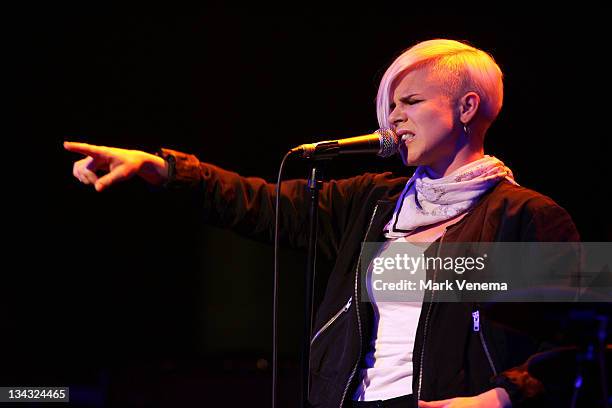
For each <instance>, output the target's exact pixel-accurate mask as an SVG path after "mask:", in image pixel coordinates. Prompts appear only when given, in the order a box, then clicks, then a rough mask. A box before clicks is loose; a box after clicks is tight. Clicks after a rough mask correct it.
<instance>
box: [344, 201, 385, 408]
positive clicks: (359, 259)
mask: <svg viewBox="0 0 612 408" xmlns="http://www.w3.org/2000/svg"><path fill="white" fill-rule="evenodd" d="M377 210H378V204H376V207H374V212H372V217H371V218H370V223H369V224H368V229H367V230H366V233H365V236H364V237H363V242H365V240H366V238H367V237H368V234H369V233H370V228H372V223H373V222H374V217H375V216H376V211H377ZM363 242H362V244H361V249H360V250H359V258H358V259H357V268H356V269H355V294H354V295H353V297H354V298H355V311H356V312H357V328H358V329H359V354H358V357H357V361H356V362H355V366H354V367H353V370H352V371H351V375H350V376H349V379H348V381H347V382H346V386H345V387H344V392H343V393H342V398H341V399H340V408H342V404H344V399H345V398H346V393H347V392H348V389H349V387H350V386H351V381H353V377H354V376H355V372H357V367H359V360H360V359H361V353H362V352H363V339H362V337H363V333H362V329H361V315H360V314H359V294H358V290H357V287H358V285H357V284H358V282H359V266H360V265H361V255H362V254H363Z"/></svg>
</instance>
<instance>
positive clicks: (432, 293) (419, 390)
mask: <svg viewBox="0 0 612 408" xmlns="http://www.w3.org/2000/svg"><path fill="white" fill-rule="evenodd" d="M444 235H446V228H444V232H443V233H442V236H441V237H440V243H439V244H438V249H437V251H436V257H438V258H439V257H440V251H441V249H442V241H443V240H444ZM437 273H438V268H437V267H436V268H434V274H433V283H435V282H436V275H437ZM434 293H435V291H434V290H432V291H431V300H430V301H429V306H428V307H427V314H426V315H425V324H424V326H423V345H422V346H421V363H420V364H419V383H418V387H417V393H416V400H417V401H418V400H419V398H420V395H421V385H422V383H423V363H424V360H423V358H424V357H425V344H426V340H427V326H428V324H429V315H430V314H431V307H432V306H433V299H434Z"/></svg>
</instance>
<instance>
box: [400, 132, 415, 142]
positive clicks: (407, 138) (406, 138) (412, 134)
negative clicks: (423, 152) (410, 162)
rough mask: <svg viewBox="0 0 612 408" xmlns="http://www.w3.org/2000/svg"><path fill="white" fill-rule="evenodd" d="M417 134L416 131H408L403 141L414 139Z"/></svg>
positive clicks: (403, 136)
mask: <svg viewBox="0 0 612 408" xmlns="http://www.w3.org/2000/svg"><path fill="white" fill-rule="evenodd" d="M415 137H416V135H415V134H414V133H406V134H403V135H402V138H401V139H402V142H410V141H412V140H413V139H414V138H415Z"/></svg>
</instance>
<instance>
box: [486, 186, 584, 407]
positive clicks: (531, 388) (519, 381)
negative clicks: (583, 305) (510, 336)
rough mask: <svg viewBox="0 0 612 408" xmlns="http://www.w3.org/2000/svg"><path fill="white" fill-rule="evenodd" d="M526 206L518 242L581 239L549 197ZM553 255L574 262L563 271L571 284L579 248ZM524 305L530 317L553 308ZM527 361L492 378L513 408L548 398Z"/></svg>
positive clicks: (561, 209) (569, 219) (544, 388)
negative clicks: (506, 393) (569, 252)
mask: <svg viewBox="0 0 612 408" xmlns="http://www.w3.org/2000/svg"><path fill="white" fill-rule="evenodd" d="M525 207H526V208H525V217H524V221H523V223H522V230H521V241H523V242H550V243H560V242H568V243H569V242H579V241H580V235H579V233H578V230H577V229H576V226H575V224H574V222H573V221H572V218H571V216H570V215H569V214H568V212H567V211H566V210H565V209H563V208H562V207H560V206H559V205H558V204H556V203H555V202H554V201H552V200H550V199H549V198H548V197H545V199H536V200H533V201H531V202H528V203H527V204H526V206H525ZM563 248H565V246H564V247H563ZM567 248H568V250H569V251H573V248H576V247H574V246H571V245H568V246H567ZM556 256H557V257H558V258H557V259H551V260H550V262H559V260H563V261H564V262H565V261H567V260H568V259H572V260H573V261H575V262H576V263H574V264H572V265H569V266H567V269H566V271H565V272H566V274H567V276H568V277H569V279H567V280H564V281H563V282H564V284H566V285H570V284H571V283H572V281H573V280H574V279H577V276H576V275H575V273H577V272H578V269H577V268H578V266H579V262H580V254H579V251H577V252H576V253H572V254H556ZM526 306H528V307H529V314H530V316H531V318H532V319H537V317H535V316H537V314H538V310H540V309H541V311H542V312H546V313H550V311H551V308H553V309H554V304H531V305H528V304H526ZM541 344H542V345H541V346H540V348H539V350H538V351H539V352H541V351H544V350H546V349H547V348H550V347H552V345H551V344H550V343H544V342H543V343H541ZM532 357H533V356H532ZM530 361H531V358H530V359H528V360H527V361H526V362H525V363H524V364H521V365H519V366H517V367H512V368H510V369H507V370H505V371H503V372H502V373H500V374H499V375H497V376H496V377H493V379H492V382H493V384H494V385H495V386H498V387H502V388H504V389H505V390H506V391H507V392H508V395H509V396H510V400H511V401H512V406H513V407H531V406H540V405H539V404H546V403H547V401H548V399H549V398H548V397H549V396H547V390H546V389H547V386H546V384H545V383H543V382H542V381H540V379H538V378H536V377H534V376H533V375H532V374H531V373H530V372H529V365H530V364H529V363H530ZM546 406H548V405H546Z"/></svg>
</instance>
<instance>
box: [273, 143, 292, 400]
mask: <svg viewBox="0 0 612 408" xmlns="http://www.w3.org/2000/svg"><path fill="white" fill-rule="evenodd" d="M292 154H293V151H288V152H287V153H285V156H284V157H283V160H282V161H281V164H280V168H279V169H278V178H277V180H276V199H275V202H276V204H275V205H276V208H275V216H274V218H275V219H274V290H273V295H272V408H276V398H277V389H276V388H277V385H278V384H277V380H278V275H279V273H278V270H279V268H278V252H279V249H278V241H279V237H278V230H279V223H280V222H279V220H280V195H281V194H280V193H281V182H282V174H283V168H284V166H285V161H286V160H287V158H288V157H289V156H291V155H292Z"/></svg>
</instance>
